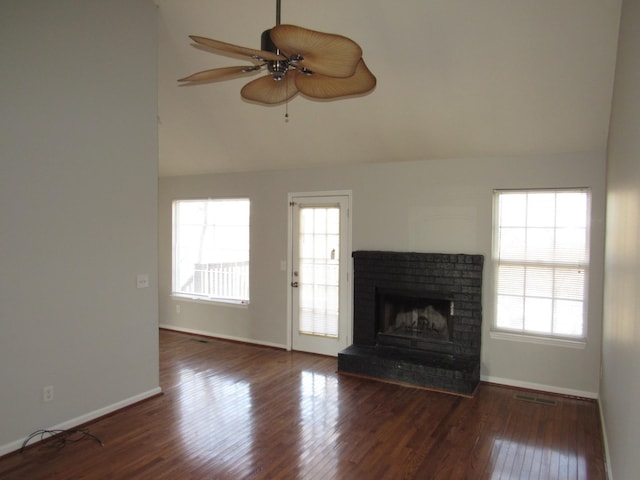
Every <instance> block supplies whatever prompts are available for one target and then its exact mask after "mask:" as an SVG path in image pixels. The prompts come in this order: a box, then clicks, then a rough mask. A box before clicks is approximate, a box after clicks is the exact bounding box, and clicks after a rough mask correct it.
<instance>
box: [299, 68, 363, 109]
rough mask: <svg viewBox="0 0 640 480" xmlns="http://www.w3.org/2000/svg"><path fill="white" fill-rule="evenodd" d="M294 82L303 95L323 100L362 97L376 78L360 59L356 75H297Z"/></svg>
mask: <svg viewBox="0 0 640 480" xmlns="http://www.w3.org/2000/svg"><path fill="white" fill-rule="evenodd" d="M295 80H296V86H297V87H298V90H300V92H301V93H302V94H303V95H306V96H308V97H311V98H317V99H325V100H327V99H332V98H339V97H346V96H351V95H363V94H365V93H367V92H369V91H371V90H373V88H374V87H375V86H376V77H374V76H373V74H372V73H371V71H369V69H368V68H367V65H366V64H365V63H364V60H362V59H360V61H359V62H358V65H357V68H356V73H355V74H353V75H352V76H351V77H348V78H336V77H328V76H326V75H320V74H317V73H314V74H313V75H304V74H298V75H297V76H296V79H295Z"/></svg>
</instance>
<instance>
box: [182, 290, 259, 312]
mask: <svg viewBox="0 0 640 480" xmlns="http://www.w3.org/2000/svg"><path fill="white" fill-rule="evenodd" d="M171 298H173V299H175V300H186V301H188V302H193V303H204V304H207V305H223V306H226V307H240V308H247V307H248V306H249V300H228V299H224V298H206V297H199V296H196V295H185V294H180V293H172V294H171Z"/></svg>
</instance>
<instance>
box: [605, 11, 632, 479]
mask: <svg viewBox="0 0 640 480" xmlns="http://www.w3.org/2000/svg"><path fill="white" fill-rule="evenodd" d="M638 24H640V2H637V1H633V0H631V1H629V0H625V1H624V3H623V10H622V21H621V25H620V42H619V50H618V63H617V69H616V82H615V89H614V99H613V110H612V117H611V131H610V134H609V152H608V169H607V176H608V183H607V192H608V193H607V248H606V274H605V282H606V290H605V302H604V303H605V314H604V331H603V348H602V351H603V371H604V375H603V379H602V385H601V406H602V412H603V419H604V426H605V433H606V438H607V443H608V451H609V460H610V462H609V466H610V468H611V477H610V478H612V479H613V478H615V479H617V480H624V479H627V478H637V477H638V472H639V471H640V457H639V456H638V445H639V444H640V412H639V411H638V405H640V373H638V372H640V299H639V295H640V93H639V92H638V86H639V85H640V56H639V55H638V52H639V51H640V30H639V29H638Z"/></svg>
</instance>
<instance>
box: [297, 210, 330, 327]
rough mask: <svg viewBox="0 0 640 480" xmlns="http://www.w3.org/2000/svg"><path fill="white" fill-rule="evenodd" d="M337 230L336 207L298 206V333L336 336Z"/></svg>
mask: <svg viewBox="0 0 640 480" xmlns="http://www.w3.org/2000/svg"><path fill="white" fill-rule="evenodd" d="M339 232H340V209H339V208H338V207H300V237H299V239H300V258H299V262H300V265H299V268H300V280H299V288H300V311H299V332H300V333H303V334H307V335H319V336H325V337H337V336H338V311H339V301H338V299H339V296H338V278H339V268H340V266H339V261H340V252H339V242H338V240H339Z"/></svg>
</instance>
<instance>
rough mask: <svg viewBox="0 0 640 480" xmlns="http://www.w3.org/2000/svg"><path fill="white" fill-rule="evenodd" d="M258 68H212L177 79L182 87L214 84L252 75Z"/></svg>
mask: <svg viewBox="0 0 640 480" xmlns="http://www.w3.org/2000/svg"><path fill="white" fill-rule="evenodd" d="M260 68H261V67H260V66H258V65H255V66H244V67H223V68H214V69H212V70H204V71H202V72H197V73H194V74H193V75H189V76H188V77H184V78H180V79H178V81H179V82H184V83H183V84H184V85H188V84H192V83H205V82H215V81H217V80H227V79H229V78H233V77H240V76H243V75H253V74H254V73H255V72H257V71H258V70H260Z"/></svg>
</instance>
